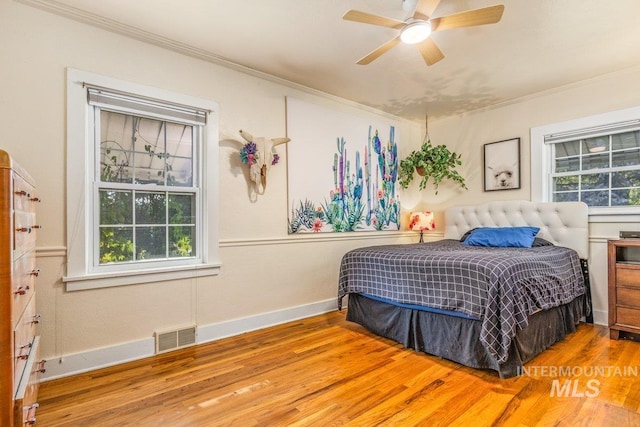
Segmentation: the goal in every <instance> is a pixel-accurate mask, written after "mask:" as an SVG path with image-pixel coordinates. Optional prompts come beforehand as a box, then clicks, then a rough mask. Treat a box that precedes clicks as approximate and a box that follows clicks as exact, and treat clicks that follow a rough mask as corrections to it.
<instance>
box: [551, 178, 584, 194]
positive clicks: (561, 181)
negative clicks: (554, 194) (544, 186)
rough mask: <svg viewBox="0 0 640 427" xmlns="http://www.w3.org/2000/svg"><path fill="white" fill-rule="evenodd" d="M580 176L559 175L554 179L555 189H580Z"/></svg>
mask: <svg viewBox="0 0 640 427" xmlns="http://www.w3.org/2000/svg"><path fill="white" fill-rule="evenodd" d="M578 182H579V177H578V176H577V175H574V176H558V177H556V178H554V179H553V191H568V190H577V189H578Z"/></svg>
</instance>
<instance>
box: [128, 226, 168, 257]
mask: <svg viewBox="0 0 640 427" xmlns="http://www.w3.org/2000/svg"><path fill="white" fill-rule="evenodd" d="M166 244H167V228H166V227H138V228H136V259H139V260H144V259H156V258H166V257H167V247H166Z"/></svg>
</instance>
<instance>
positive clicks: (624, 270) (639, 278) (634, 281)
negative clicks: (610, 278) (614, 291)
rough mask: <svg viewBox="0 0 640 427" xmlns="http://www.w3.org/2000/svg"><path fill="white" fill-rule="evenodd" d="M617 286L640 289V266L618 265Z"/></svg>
mask: <svg viewBox="0 0 640 427" xmlns="http://www.w3.org/2000/svg"><path fill="white" fill-rule="evenodd" d="M616 286H626V287H630V288H638V289H640V268H638V266H636V265H625V264H617V265H616Z"/></svg>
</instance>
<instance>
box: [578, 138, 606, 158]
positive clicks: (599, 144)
mask: <svg viewBox="0 0 640 427" xmlns="http://www.w3.org/2000/svg"><path fill="white" fill-rule="evenodd" d="M606 151H609V137H608V136H598V137H595V138H587V139H583V140H582V154H583V155H585V154H589V153H603V152H606Z"/></svg>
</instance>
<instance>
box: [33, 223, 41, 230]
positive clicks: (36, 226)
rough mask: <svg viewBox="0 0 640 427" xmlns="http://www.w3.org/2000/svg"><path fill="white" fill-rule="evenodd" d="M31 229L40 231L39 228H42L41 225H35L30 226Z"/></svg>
mask: <svg viewBox="0 0 640 427" xmlns="http://www.w3.org/2000/svg"><path fill="white" fill-rule="evenodd" d="M31 228H36V229H40V228H42V226H41V225H37V224H36V225H32V226H31Z"/></svg>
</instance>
